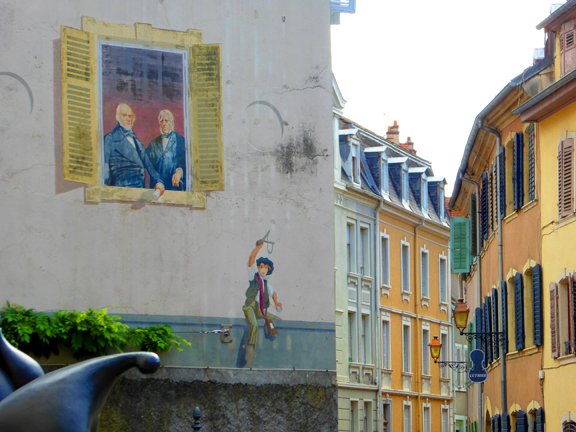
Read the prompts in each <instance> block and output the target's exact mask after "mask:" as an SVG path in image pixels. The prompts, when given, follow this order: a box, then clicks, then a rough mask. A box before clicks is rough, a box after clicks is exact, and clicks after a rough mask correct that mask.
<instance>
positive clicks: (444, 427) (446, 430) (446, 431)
mask: <svg viewBox="0 0 576 432" xmlns="http://www.w3.org/2000/svg"><path fill="white" fill-rule="evenodd" d="M445 369H446V368H445ZM444 415H446V423H444ZM440 429H441V432H450V406H449V405H441V411H440Z"/></svg>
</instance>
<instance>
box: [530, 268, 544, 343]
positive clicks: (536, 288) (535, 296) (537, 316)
mask: <svg viewBox="0 0 576 432" xmlns="http://www.w3.org/2000/svg"><path fill="white" fill-rule="evenodd" d="M532 307H533V311H532V312H533V313H532V316H533V317H534V323H533V325H534V345H536V346H541V345H542V327H543V324H544V322H543V316H542V267H541V266H540V264H536V265H535V266H534V268H533V269H532Z"/></svg>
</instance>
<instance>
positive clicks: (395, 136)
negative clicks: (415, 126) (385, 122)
mask: <svg viewBox="0 0 576 432" xmlns="http://www.w3.org/2000/svg"><path fill="white" fill-rule="evenodd" d="M386 139H387V140H389V141H392V142H393V143H394V144H400V130H399V126H398V122H397V121H396V120H394V126H388V132H386Z"/></svg>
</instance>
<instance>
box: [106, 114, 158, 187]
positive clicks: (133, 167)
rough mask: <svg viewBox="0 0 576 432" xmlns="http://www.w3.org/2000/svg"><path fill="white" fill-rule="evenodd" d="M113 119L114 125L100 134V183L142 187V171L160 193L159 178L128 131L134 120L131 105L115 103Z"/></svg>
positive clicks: (138, 143) (140, 144)
mask: <svg viewBox="0 0 576 432" xmlns="http://www.w3.org/2000/svg"><path fill="white" fill-rule="evenodd" d="M116 120H118V124H117V125H116V127H115V128H114V129H112V131H111V132H110V133H108V134H106V135H105V136H104V185H106V186H120V187H130V188H144V187H145V175H144V170H146V171H148V174H149V175H150V183H151V184H152V185H154V189H158V190H159V191H160V194H162V193H164V183H163V182H162V178H161V177H160V175H159V174H158V171H156V169H155V168H154V166H153V165H152V163H151V162H150V159H149V158H148V154H147V153H146V149H144V146H143V145H142V142H141V141H140V140H139V139H138V137H137V136H136V134H135V133H134V131H133V130H132V127H133V126H134V122H135V121H136V116H135V115H134V112H133V111H132V108H130V106H128V105H126V104H120V105H118V108H117V109H116Z"/></svg>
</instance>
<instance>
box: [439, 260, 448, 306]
mask: <svg viewBox="0 0 576 432" xmlns="http://www.w3.org/2000/svg"><path fill="white" fill-rule="evenodd" d="M442 268H444V284H442ZM442 285H444V286H442ZM442 294H444V295H442ZM442 297H444V300H442ZM438 298H439V299H440V304H441V305H448V258H447V257H446V255H445V254H444V251H442V253H441V254H440V255H438Z"/></svg>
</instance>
